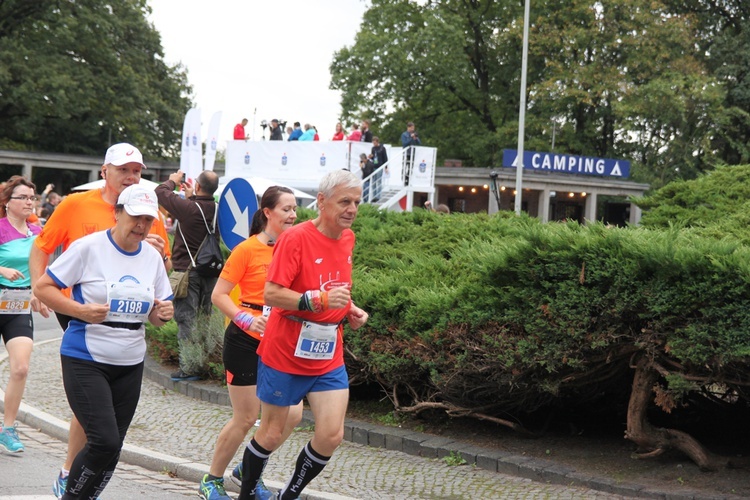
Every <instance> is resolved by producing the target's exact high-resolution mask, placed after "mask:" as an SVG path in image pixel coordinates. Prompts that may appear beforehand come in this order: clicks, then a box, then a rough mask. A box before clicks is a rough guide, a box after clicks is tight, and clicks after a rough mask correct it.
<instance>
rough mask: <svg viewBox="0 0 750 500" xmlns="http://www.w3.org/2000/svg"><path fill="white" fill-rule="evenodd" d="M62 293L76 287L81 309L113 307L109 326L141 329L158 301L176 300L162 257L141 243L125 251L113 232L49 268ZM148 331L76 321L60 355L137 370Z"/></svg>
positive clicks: (80, 244)
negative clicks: (112, 324) (95, 306)
mask: <svg viewBox="0 0 750 500" xmlns="http://www.w3.org/2000/svg"><path fill="white" fill-rule="evenodd" d="M47 274H48V275H49V276H50V277H51V278H52V279H53V280H54V282H55V283H56V284H57V285H58V286H60V287H61V288H72V294H71V298H72V299H73V300H75V301H76V302H78V303H80V304H109V305H110V313H109V315H108V316H107V319H106V320H105V321H107V322H116V323H130V324H134V325H138V324H139V323H145V322H146V321H148V314H149V313H150V312H151V309H152V307H153V304H154V297H157V298H159V300H172V289H171V287H170V286H169V278H168V277H167V272H166V270H165V269H164V262H163V261H162V257H161V255H159V252H158V251H157V250H156V249H155V248H153V247H152V246H151V245H149V244H147V243H143V242H141V243H140V244H139V245H138V249H137V250H136V251H134V252H132V253H131V252H126V251H125V250H123V249H122V248H120V247H118V246H117V244H116V243H115V242H114V240H113V239H112V235H111V233H110V230H106V231H100V232H97V233H93V234H90V235H88V236H84V237H83V238H80V239H78V240H76V241H74V242H73V243H72V244H71V245H70V247H69V248H68V249H67V250H66V251H65V252H63V254H62V255H61V256H60V257H58V258H57V259H56V260H55V261H54V262H53V263H52V265H50V266H49V268H47ZM145 331H146V329H145V326H144V325H143V324H141V325H140V328H138V329H135V330H132V329H128V328H120V327H111V326H105V325H102V324H92V323H86V322H84V321H82V320H80V319H78V318H73V319H71V321H70V324H69V325H68V329H67V330H65V335H63V340H62V344H61V346H60V354H63V355H65V356H70V357H73V358H79V359H86V360H90V361H97V362H99V363H106V364H110V365H117V366H132V365H137V364H138V363H140V362H141V361H143V358H144V357H145V355H146V338H145Z"/></svg>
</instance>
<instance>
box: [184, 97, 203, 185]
mask: <svg viewBox="0 0 750 500" xmlns="http://www.w3.org/2000/svg"><path fill="white" fill-rule="evenodd" d="M188 133H189V134H190V143H189V145H188V158H189V161H188V169H187V170H184V172H185V179H191V180H193V181H194V180H195V179H196V178H197V177H198V175H200V173H201V171H202V170H203V140H202V137H201V110H200V109H198V108H195V109H194V112H193V114H192V115H190V119H189V124H188Z"/></svg>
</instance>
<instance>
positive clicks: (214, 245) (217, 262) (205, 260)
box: [177, 203, 224, 278]
mask: <svg viewBox="0 0 750 500" xmlns="http://www.w3.org/2000/svg"><path fill="white" fill-rule="evenodd" d="M195 206H197V207H198V210H200V213H201V217H203V223H204V224H205V225H206V237H205V238H203V241H202V242H201V246H199V247H198V251H197V252H196V253H195V259H193V256H192V254H191V253H190V249H189V248H188V245H187V242H185V248H186V249H187V252H188V256H189V257H190V262H191V267H192V268H193V269H195V272H196V273H198V274H199V275H201V276H203V277H204V278H218V277H219V274H221V270H222V268H223V267H224V255H223V254H222V253H221V245H219V238H217V237H216V214H217V213H218V211H219V208H218V207H216V210H215V211H214V220H213V229H212V228H210V227H208V221H206V216H205V215H204V214H203V209H202V208H201V206H200V205H199V204H198V203H195ZM177 227H178V228H179V225H178V226H177ZM180 236H182V241H185V236H184V235H183V234H182V229H180Z"/></svg>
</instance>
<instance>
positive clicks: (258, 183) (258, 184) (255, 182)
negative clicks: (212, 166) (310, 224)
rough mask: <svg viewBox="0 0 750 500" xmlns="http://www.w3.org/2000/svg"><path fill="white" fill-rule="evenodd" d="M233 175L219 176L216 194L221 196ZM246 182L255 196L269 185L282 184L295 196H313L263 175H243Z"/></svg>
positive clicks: (303, 197) (312, 198) (264, 190)
mask: <svg viewBox="0 0 750 500" xmlns="http://www.w3.org/2000/svg"><path fill="white" fill-rule="evenodd" d="M233 178H234V177H231V178H230V177H220V178H219V189H218V190H217V191H216V196H221V193H222V192H224V188H225V187H226V185H227V184H229V181H231V180H232V179H233ZM243 178H244V179H245V180H246V181H247V182H249V183H250V185H251V186H252V187H253V190H254V191H255V194H256V195H257V196H263V193H265V192H266V189H268V188H270V187H271V186H284V187H287V188H289V189H291V190H292V191H293V192H294V196H295V197H296V198H302V199H307V200H314V199H315V196H313V195H311V194H307V193H305V192H304V191H300V190H299V189H295V188H293V187H289V186H286V185H284V184H282V183H280V182H276V181H272V180H271V179H266V178H265V177H255V176H249V177H243Z"/></svg>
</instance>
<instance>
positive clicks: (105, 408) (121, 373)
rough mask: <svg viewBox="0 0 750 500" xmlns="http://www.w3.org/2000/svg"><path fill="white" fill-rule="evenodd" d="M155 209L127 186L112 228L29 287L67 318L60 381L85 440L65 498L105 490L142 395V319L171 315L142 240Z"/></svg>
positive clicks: (145, 193)
mask: <svg viewBox="0 0 750 500" xmlns="http://www.w3.org/2000/svg"><path fill="white" fill-rule="evenodd" d="M158 208H159V207H158V203H157V200H156V194H155V193H154V191H153V190H149V189H147V188H145V187H143V186H140V185H138V184H134V185H132V186H129V187H127V188H126V189H125V190H124V191H123V192H122V193H121V194H120V196H119V198H118V200H117V205H115V220H116V223H115V226H114V227H113V228H112V229H108V230H106V231H101V232H98V233H93V234H91V235H89V236H85V237H83V238H81V239H79V240H77V241H75V242H74V243H73V244H71V245H70V247H69V248H68V250H67V251H66V252H64V253H63V254H62V255H61V256H60V257H59V258H58V259H57V260H55V262H53V263H52V265H51V266H50V267H49V268H47V272H46V273H45V274H44V275H43V276H42V277H41V278H40V279H39V281H38V282H37V284H36V285H35V287H34V292H35V294H36V296H37V297H38V298H39V299H40V300H41V301H42V302H44V303H45V304H47V305H48V306H49V307H50V308H51V309H53V310H54V311H56V312H59V313H62V314H66V315H68V316H71V317H72V319H71V321H70V324H69V325H68V328H67V330H65V335H64V336H63V341H62V344H61V346H60V358H61V362H62V371H63V384H64V387H65V393H66V395H67V397H68V403H69V404H70V408H71V410H73V413H74V414H75V416H76V418H77V419H78V421H79V422H80V423H81V425H82V426H83V429H84V431H86V437H87V439H88V443H87V444H86V446H85V447H84V448H83V450H82V451H81V452H80V453H79V454H78V455H77V456H76V458H75V460H74V461H73V466H72V467H71V470H70V475H69V476H68V482H67V487H66V492H65V495H64V496H63V498H96V497H98V496H100V495H101V493H102V491H103V490H104V488H105V487H106V485H107V483H108V482H109V479H110V478H111V477H112V473H113V472H114V470H115V466H116V465H117V461H118V458H119V456H120V450H121V449H122V443H123V441H124V439H125V434H126V432H127V430H128V427H129V426H130V422H131V420H132V418H133V415H134V414H135V409H136V406H137V405H138V399H139V398H140V389H141V380H142V378H143V360H144V357H145V354H146V340H145V326H144V324H145V322H146V321H150V322H151V323H152V324H154V325H156V326H161V325H163V324H164V323H166V322H167V321H169V320H170V319H172V316H173V314H174V310H173V307H172V290H171V288H170V286H169V279H168V278H167V273H166V271H165V269H164V263H163V261H162V257H161V255H160V254H159V252H158V251H157V250H155V249H154V248H153V247H152V246H151V245H148V244H144V243H143V240H144V239H145V238H146V235H148V233H149V231H150V229H151V225H152V224H153V223H154V220H157V221H158ZM66 288H70V289H71V294H70V297H68V296H66V295H65V294H64V293H63V290H64V289H66Z"/></svg>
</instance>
